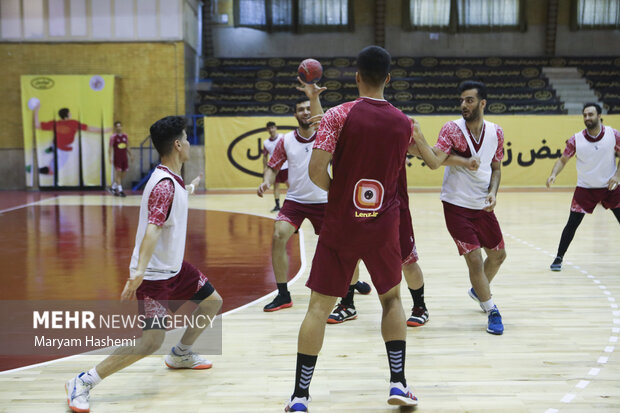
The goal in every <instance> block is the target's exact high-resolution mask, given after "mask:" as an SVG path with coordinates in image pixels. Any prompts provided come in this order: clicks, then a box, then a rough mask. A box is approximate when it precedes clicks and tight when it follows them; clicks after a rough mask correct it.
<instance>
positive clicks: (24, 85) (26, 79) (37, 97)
mask: <svg viewBox="0 0 620 413" xmlns="http://www.w3.org/2000/svg"><path fill="white" fill-rule="evenodd" d="M21 91H22V118H23V125H24V157H25V164H26V185H27V186H33V185H34V184H35V177H36V178H37V179H38V181H37V182H38V185H39V186H41V187H51V186H56V185H57V186H61V187H62V186H67V187H73V186H103V185H105V184H106V183H109V182H110V175H111V171H109V169H110V168H109V167H107V165H108V163H107V162H106V159H105V158H106V157H107V139H108V137H106V136H105V133H104V130H105V128H109V129H108V130H106V132H108V131H111V127H112V124H113V119H112V116H113V111H114V76H113V75H36V76H33V75H25V76H21ZM104 168H105V169H104ZM104 170H105V172H106V176H107V177H106V178H105V179H104V176H103V171H104ZM35 174H36V175H35Z"/></svg>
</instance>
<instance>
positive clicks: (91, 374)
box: [80, 367, 101, 387]
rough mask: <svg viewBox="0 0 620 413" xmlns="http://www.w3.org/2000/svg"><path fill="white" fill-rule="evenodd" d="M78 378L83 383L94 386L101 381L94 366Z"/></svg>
mask: <svg viewBox="0 0 620 413" xmlns="http://www.w3.org/2000/svg"><path fill="white" fill-rule="evenodd" d="M80 379H81V380H82V381H83V382H84V383H88V384H90V385H91V387H94V386H96V385H97V384H99V383H101V377H99V373H97V369H96V368H94V367H93V368H92V369H90V370H88V372H86V373H84V374H82V375H81V376H80Z"/></svg>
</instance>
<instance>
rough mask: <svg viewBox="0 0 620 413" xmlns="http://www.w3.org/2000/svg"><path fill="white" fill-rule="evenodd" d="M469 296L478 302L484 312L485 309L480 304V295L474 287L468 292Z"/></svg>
mask: <svg viewBox="0 0 620 413" xmlns="http://www.w3.org/2000/svg"><path fill="white" fill-rule="evenodd" d="M467 294H469V296H470V297H471V299H472V300H474V301H475V302H477V303H478V305H479V306H480V308H481V309H482V311H484V307H483V306H482V303H481V302H480V298H478V294H476V292H475V291H474V288H473V287H472V288H470V289H469V290H467Z"/></svg>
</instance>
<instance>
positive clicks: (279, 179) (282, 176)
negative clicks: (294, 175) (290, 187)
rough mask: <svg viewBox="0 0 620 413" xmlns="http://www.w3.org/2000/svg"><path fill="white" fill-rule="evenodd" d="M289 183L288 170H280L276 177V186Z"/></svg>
mask: <svg viewBox="0 0 620 413" xmlns="http://www.w3.org/2000/svg"><path fill="white" fill-rule="evenodd" d="M286 181H288V168H287V169H280V170H279V171H278V174H277V175H276V184H283V183H285V182H286Z"/></svg>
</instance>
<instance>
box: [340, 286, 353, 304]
mask: <svg viewBox="0 0 620 413" xmlns="http://www.w3.org/2000/svg"><path fill="white" fill-rule="evenodd" d="M353 295H355V284H352V285H349V292H348V293H347V295H345V296H344V297H342V300H341V301H340V302H341V303H342V304H344V305H350V306H352V305H353Z"/></svg>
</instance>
